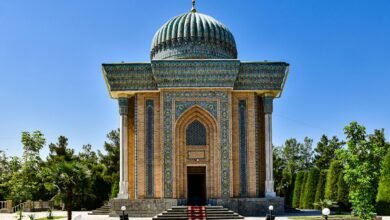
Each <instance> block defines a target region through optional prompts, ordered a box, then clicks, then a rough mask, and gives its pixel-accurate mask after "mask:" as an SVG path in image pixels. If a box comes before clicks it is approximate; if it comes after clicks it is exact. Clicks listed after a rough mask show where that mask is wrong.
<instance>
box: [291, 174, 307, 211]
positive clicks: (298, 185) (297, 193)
mask: <svg viewBox="0 0 390 220" xmlns="http://www.w3.org/2000/svg"><path fill="white" fill-rule="evenodd" d="M304 176H305V172H303V171H300V172H298V174H297V177H296V178H295V184H294V186H295V187H294V193H293V199H292V207H293V208H299V201H300V197H301V189H302V186H303V179H304Z"/></svg>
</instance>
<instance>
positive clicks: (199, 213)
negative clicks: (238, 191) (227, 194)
mask: <svg viewBox="0 0 390 220" xmlns="http://www.w3.org/2000/svg"><path fill="white" fill-rule="evenodd" d="M159 219H170V220H177V219H189V220H195V219H196V220H206V219H244V217H242V216H241V215H239V214H237V213H235V212H233V211H230V210H229V209H226V208H224V207H223V206H173V207H172V208H171V209H168V210H166V211H164V212H163V213H161V214H158V215H157V216H155V217H154V218H153V220H159Z"/></svg>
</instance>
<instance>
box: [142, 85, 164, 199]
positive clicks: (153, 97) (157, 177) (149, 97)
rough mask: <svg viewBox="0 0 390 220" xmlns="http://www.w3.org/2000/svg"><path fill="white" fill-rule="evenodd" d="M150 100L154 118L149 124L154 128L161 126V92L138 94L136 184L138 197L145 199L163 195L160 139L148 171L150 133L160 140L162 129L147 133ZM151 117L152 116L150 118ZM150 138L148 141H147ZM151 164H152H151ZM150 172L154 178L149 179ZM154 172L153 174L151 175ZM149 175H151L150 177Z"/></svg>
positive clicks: (151, 153) (155, 142)
mask: <svg viewBox="0 0 390 220" xmlns="http://www.w3.org/2000/svg"><path fill="white" fill-rule="evenodd" d="M150 101H153V119H152V121H149V123H150V124H149V125H150V126H152V127H153V128H158V127H159V126H160V117H159V116H160V96H159V94H154V93H141V94H137V118H138V120H137V146H136V147H137V150H136V152H137V158H136V159H137V161H136V165H137V166H136V167H137V169H136V171H137V173H136V178H137V181H136V184H137V192H136V193H137V194H136V195H137V198H138V199H144V198H148V197H151V198H161V197H162V191H161V188H162V174H161V170H162V169H161V167H162V165H161V160H162V157H161V144H160V142H159V141H153V144H152V146H153V152H152V151H151V150H150V151H149V153H150V155H149V156H152V159H150V161H152V163H153V165H152V166H150V167H149V168H151V169H152V170H149V171H148V168H147V165H148V162H147V161H148V158H147V149H146V148H147V145H148V143H150V144H151V142H149V139H150V138H151V137H150V136H149V137H148V135H151V134H153V136H152V137H153V140H159V139H160V130H159V129H153V132H152V133H149V134H148V133H146V132H145V131H146V129H147V127H148V125H147V123H146V120H147V118H148V117H147V108H146V106H148V103H150ZM150 119H151V118H150ZM146 140H148V141H146ZM149 165H150V164H149ZM148 173H150V176H151V177H152V179H148V176H149V175H148ZM151 174H152V175H151ZM150 176H149V177H150ZM148 186H150V188H152V189H153V193H152V194H150V192H148V191H149V190H148V188H149V187H148Z"/></svg>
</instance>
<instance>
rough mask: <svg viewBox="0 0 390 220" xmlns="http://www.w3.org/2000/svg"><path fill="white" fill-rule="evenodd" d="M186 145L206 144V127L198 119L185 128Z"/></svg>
mask: <svg viewBox="0 0 390 220" xmlns="http://www.w3.org/2000/svg"><path fill="white" fill-rule="evenodd" d="M186 143H187V145H195V146H204V145H206V128H205V126H204V125H203V124H202V123H200V122H199V121H193V122H192V123H191V124H190V125H188V127H187V129H186Z"/></svg>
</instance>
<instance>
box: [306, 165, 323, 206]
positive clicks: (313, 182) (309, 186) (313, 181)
mask: <svg viewBox="0 0 390 220" xmlns="http://www.w3.org/2000/svg"><path fill="white" fill-rule="evenodd" d="M319 175H320V170H319V169H318V168H316V167H313V168H312V169H311V170H310V172H309V174H308V177H307V180H306V183H305V190H304V198H303V208H305V209H312V208H313V203H314V199H315V195H316V189H317V183H318V178H319Z"/></svg>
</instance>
